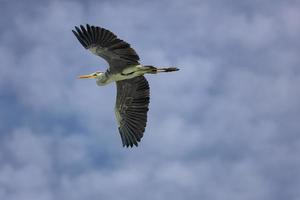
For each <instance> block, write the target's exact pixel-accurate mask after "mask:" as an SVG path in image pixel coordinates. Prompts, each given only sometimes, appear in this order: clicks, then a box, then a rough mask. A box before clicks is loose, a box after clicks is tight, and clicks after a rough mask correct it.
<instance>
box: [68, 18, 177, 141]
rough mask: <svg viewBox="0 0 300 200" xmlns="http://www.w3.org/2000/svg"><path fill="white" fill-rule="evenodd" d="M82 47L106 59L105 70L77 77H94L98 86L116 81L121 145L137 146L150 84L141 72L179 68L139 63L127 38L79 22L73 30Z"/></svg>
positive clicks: (142, 128)
mask: <svg viewBox="0 0 300 200" xmlns="http://www.w3.org/2000/svg"><path fill="white" fill-rule="evenodd" d="M72 32H73V33H74V35H75V36H76V38H77V39H78V41H79V42H80V43H81V44H82V46H83V47H84V48H85V49H88V50H90V51H91V52H92V53H94V54H96V55H97V56H100V57H102V58H103V59H105V60H106V61H107V62H108V64H109V67H108V69H107V70H106V71H105V72H100V71H97V72H94V73H91V74H88V75H82V76H79V78H95V79H96V83H97V85H99V86H103V85H107V84H109V83H111V82H116V85H117V99H116V104H115V115H116V118H117V122H118V129H119V133H120V135H121V139H122V144H123V147H129V146H130V147H133V146H134V145H135V146H138V142H140V140H141V138H142V137H143V134H144V132H145V127H146V123H147V112H148V106H149V90H150V88H149V84H148V81H147V80H146V78H145V77H144V76H143V75H144V74H156V73H159V72H173V71H178V70H179V69H178V68H176V67H162V68H157V67H154V66H150V65H141V64H140V63H139V60H140V58H139V56H138V55H137V53H136V52H135V50H134V49H133V48H132V47H131V46H130V44H128V43H127V42H125V41H123V40H121V39H119V38H118V37H117V36H116V35H115V34H114V33H112V32H111V31H109V30H107V29H105V28H101V27H98V26H90V25H88V24H87V25H86V27H85V26H83V25H80V28H79V27H76V26H75V30H72Z"/></svg>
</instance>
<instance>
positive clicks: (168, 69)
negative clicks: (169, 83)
mask: <svg viewBox="0 0 300 200" xmlns="http://www.w3.org/2000/svg"><path fill="white" fill-rule="evenodd" d="M144 67H146V68H148V70H147V71H148V73H149V74H156V73H160V72H175V71H178V70H179V69H178V68H177V67H159V68H158V67H153V66H148V65H147V66H144Z"/></svg>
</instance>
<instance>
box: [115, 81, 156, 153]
mask: <svg viewBox="0 0 300 200" xmlns="http://www.w3.org/2000/svg"><path fill="white" fill-rule="evenodd" d="M116 84H117V100H116V106H115V112H116V118H117V121H118V124H119V132H120V135H121V139H122V143H123V146H126V147H129V146H130V147H132V146H133V145H135V146H138V142H140V140H141V138H142V137H143V134H144V131H145V127H146V124H147V112H148V107H149V93H150V89H149V84H148V81H147V80H146V78H145V77H144V76H138V77H135V78H132V79H126V80H122V81H117V82H116Z"/></svg>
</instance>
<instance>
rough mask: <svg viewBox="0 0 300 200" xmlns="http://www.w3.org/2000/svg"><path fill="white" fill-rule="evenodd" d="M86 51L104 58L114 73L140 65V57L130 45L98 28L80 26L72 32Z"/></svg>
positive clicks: (109, 32) (107, 31)
mask: <svg viewBox="0 0 300 200" xmlns="http://www.w3.org/2000/svg"><path fill="white" fill-rule="evenodd" d="M72 32H73V33H74V35H75V36H76V38H77V39H78V40H79V42H80V43H81V44H82V46H83V47H84V48H86V49H89V50H90V51H91V52H93V53H94V54H96V55H98V56H101V57H102V58H104V59H105V60H106V61H107V62H108V63H109V66H110V71H112V72H113V73H118V72H121V71H122V70H123V69H124V68H126V67H127V66H128V65H132V64H139V62H138V61H139V59H140V58H139V56H138V55H137V53H136V52H135V50H134V49H133V48H131V47H130V44H128V43H127V42H125V41H123V40H121V39H119V38H117V36H116V35H115V34H113V33H112V32H111V31H109V30H106V29H104V28H101V27H98V26H90V25H88V24H87V25H86V27H84V26H83V25H80V28H78V27H76V26H75V30H72Z"/></svg>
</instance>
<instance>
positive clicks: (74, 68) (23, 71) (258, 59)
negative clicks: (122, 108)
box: [0, 0, 300, 200]
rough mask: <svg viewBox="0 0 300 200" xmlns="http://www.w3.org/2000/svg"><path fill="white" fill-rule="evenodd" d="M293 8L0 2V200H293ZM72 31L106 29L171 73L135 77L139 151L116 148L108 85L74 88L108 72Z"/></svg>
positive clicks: (194, 3) (295, 138) (278, 5)
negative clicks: (141, 113)
mask: <svg viewBox="0 0 300 200" xmlns="http://www.w3.org/2000/svg"><path fill="white" fill-rule="evenodd" d="M298 7H299V5H298V4H296V3H291V2H272V4H270V1H267V0H266V1H259V2H258V1H254V2H251V3H245V2H238V1H231V3H227V2H226V3H224V2H221V1H202V2H197V1H189V2H188V3H187V2H181V1H175V2H172V3H169V2H167V1H154V2H151V3H148V2H143V4H142V3H140V2H136V1H130V2H121V1H113V2H111V1H100V2H99V1H94V2H86V3H85V4H83V3H82V2H80V1H72V2H71V1H62V2H58V1H55V2H50V1H49V2H45V3H41V2H36V1H31V4H25V3H19V4H18V5H16V4H15V3H13V2H10V3H5V4H4V6H3V7H1V13H3V17H2V19H0V20H1V22H3V23H1V25H0V26H1V27H3V26H4V25H5V28H2V29H1V31H0V42H1V44H2V45H1V47H0V62H1V64H0V69H1V73H0V97H1V99H0V105H1V113H0V120H1V122H0V131H1V133H2V134H1V135H0V137H1V138H0V139H1V140H0V141H1V142H0V161H1V162H0V198H1V199H7V200H13V199H37V198H38V199H45V200H50V199H51V200H52V199H99V198H107V199H140V198H141V197H143V198H144V199H150V198H151V199H166V198H172V199H199V198H203V199H220V198H222V199H272V200H273V199H298V198H299V196H300V194H299V192H298V188H299V185H300V182H299V180H300V177H299V165H300V162H298V159H297V156H298V155H299V152H300V149H299V141H300V140H299V136H298V130H299V128H300V127H299V123H298V120H297V119H298V118H299V108H300V104H299V102H300V101H299V100H300V94H299V92H298V88H297V86H298V85H299V83H300V80H299V78H298V77H299V76H298V74H299V70H298V66H299V63H300V60H299V58H298V52H299V48H300V46H299V44H298V42H297V37H296V35H299V31H300V29H299V23H297V20H295V19H296V18H297V14H296V10H297V8H298ZM12 13H15V14H14V15H12ZM3 19H5V20H3ZM6 19H7V20H6ZM8 19H10V21H11V22H12V23H10V25H8V24H7V21H8ZM84 23H90V24H95V25H100V26H104V27H106V28H108V29H111V30H112V31H113V32H115V33H116V34H117V35H119V36H120V38H122V39H124V40H126V41H128V42H130V43H131V44H132V46H133V47H134V48H135V49H136V50H137V52H138V53H139V54H140V56H141V57H142V62H143V63H146V64H154V65H158V66H168V65H171V66H178V67H179V68H180V69H181V70H180V71H179V72H177V73H172V74H160V75H157V76H150V75H149V76H147V79H148V80H149V83H150V87H151V103H150V111H149V115H148V125H147V129H146V132H145V135H144V138H143V139H142V142H141V144H140V146H139V147H138V148H134V149H124V148H122V147H121V140H120V137H119V133H118V132H117V128H116V122H115V117H114V113H113V107H114V104H115V93H116V91H115V86H114V84H112V85H109V86H107V87H102V88H99V87H97V86H96V84H95V82H94V81H79V80H77V79H76V77H77V76H78V75H79V74H85V73H90V72H92V71H96V70H98V69H100V70H105V66H106V65H107V64H106V63H105V62H104V61H103V60H101V59H99V58H97V57H96V56H94V55H92V54H90V52H88V51H85V50H84V48H82V47H81V45H80V44H79V43H78V42H77V41H76V38H74V36H73V35H72V33H71V29H72V28H73V27H74V26H75V25H78V24H84Z"/></svg>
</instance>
